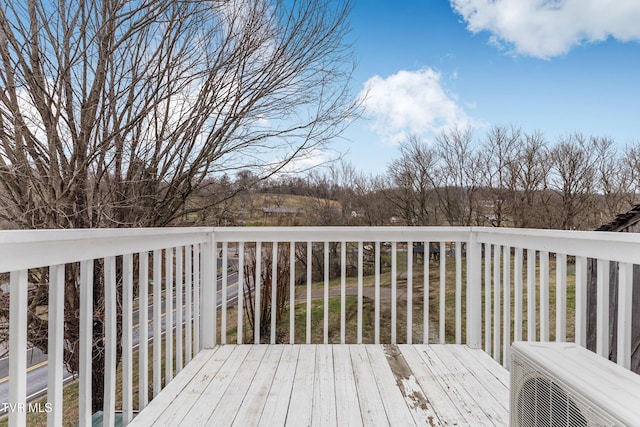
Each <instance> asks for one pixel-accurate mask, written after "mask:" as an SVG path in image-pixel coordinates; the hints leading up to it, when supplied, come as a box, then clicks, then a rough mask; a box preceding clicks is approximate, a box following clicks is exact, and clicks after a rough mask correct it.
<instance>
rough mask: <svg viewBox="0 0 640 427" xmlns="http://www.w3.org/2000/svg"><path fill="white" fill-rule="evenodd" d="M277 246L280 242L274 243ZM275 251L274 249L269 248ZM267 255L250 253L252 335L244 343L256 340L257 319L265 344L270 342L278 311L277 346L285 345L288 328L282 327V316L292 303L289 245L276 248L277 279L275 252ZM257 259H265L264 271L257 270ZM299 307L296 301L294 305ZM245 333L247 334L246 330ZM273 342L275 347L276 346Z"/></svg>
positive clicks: (247, 296)
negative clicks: (274, 291) (258, 297)
mask: <svg viewBox="0 0 640 427" xmlns="http://www.w3.org/2000/svg"><path fill="white" fill-rule="evenodd" d="M274 244H275V245H277V243H274ZM269 249H271V248H269ZM266 252H267V251H263V253H256V248H255V247H252V248H250V249H249V251H248V253H247V262H246V263H245V265H244V272H245V274H244V289H245V290H244V314H245V317H246V319H247V326H248V330H249V331H250V332H251V334H250V336H248V337H247V336H246V337H245V338H244V342H250V341H251V340H253V339H254V336H253V333H254V332H255V322H256V319H257V321H258V322H259V326H258V328H259V330H260V337H261V341H262V342H269V340H270V338H271V337H270V335H271V315H272V312H273V310H274V309H275V312H274V314H275V318H276V331H275V337H276V342H275V343H282V342H283V337H284V335H285V332H284V330H285V329H286V328H279V329H278V325H280V326H282V322H281V320H282V315H283V313H284V310H285V308H287V302H288V301H289V265H290V263H289V247H288V245H278V247H277V248H276V253H277V256H276V258H277V265H276V276H275V277H273V271H272V265H273V262H274V259H273V252H272V251H271V250H269V251H268V252H269V254H266ZM257 257H261V268H260V270H261V271H259V272H258V271H257V262H256V261H257ZM256 284H257V285H258V286H259V288H260V306H259V307H258V317H257V318H256V305H255V302H256V301H255V292H256ZM274 287H275V288H276V299H275V300H273V299H272V296H273V293H272V291H273V288H274ZM291 303H292V304H295V301H293V302H291ZM243 332H244V331H243ZM275 343H271V344H275Z"/></svg>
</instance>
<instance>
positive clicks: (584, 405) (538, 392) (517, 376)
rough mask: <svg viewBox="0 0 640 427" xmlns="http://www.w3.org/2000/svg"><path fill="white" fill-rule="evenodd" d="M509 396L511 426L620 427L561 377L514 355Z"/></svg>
mask: <svg viewBox="0 0 640 427" xmlns="http://www.w3.org/2000/svg"><path fill="white" fill-rule="evenodd" d="M587 375H588V374H587ZM511 394H512V396H511V425H512V426H516V427H583V426H584V427H590V426H616V425H620V422H619V421H618V420H617V419H616V418H615V417H614V416H613V415H612V414H608V413H607V412H606V411H603V410H602V409H603V408H600V407H598V405H597V404H594V403H592V402H589V401H588V400H587V399H585V398H584V397H583V396H582V395H581V394H580V392H579V390H575V389H574V388H573V387H571V385H570V384H568V383H566V382H565V381H564V379H563V378H562V377H561V376H558V375H552V374H551V373H550V372H549V371H548V370H547V369H546V367H545V366H544V365H543V364H541V363H536V362H535V361H533V360H530V359H528V358H527V357H526V356H525V355H524V354H519V353H518V352H517V351H516V352H513V353H512V363H511Z"/></svg>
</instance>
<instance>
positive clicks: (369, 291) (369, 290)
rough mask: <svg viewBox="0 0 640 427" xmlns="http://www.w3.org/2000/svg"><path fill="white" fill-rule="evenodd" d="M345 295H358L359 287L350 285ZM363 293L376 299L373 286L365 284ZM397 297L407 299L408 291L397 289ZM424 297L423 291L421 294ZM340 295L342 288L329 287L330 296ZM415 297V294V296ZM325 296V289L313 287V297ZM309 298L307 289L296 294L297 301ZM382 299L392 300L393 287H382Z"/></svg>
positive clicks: (387, 301)
mask: <svg viewBox="0 0 640 427" xmlns="http://www.w3.org/2000/svg"><path fill="white" fill-rule="evenodd" d="M345 295H347V296H354V297H356V296H358V288H357V287H356V288H353V287H349V288H346V289H345ZM362 295H363V296H364V297H365V298H369V299H371V300H373V299H375V295H376V289H375V287H373V286H363V287H362ZM396 295H397V299H398V300H399V301H402V300H406V298H407V291H406V289H401V288H398V289H397V290H396ZM419 295H420V297H422V293H420V294H419ZM339 296H340V288H331V289H329V297H339ZM414 297H415V296H414ZM320 298H324V289H312V290H311V299H320ZM306 300H307V291H306V290H305V291H304V293H303V294H301V295H297V296H296V302H303V301H306ZM380 301H381V302H385V303H390V302H391V288H390V287H382V286H381V287H380Z"/></svg>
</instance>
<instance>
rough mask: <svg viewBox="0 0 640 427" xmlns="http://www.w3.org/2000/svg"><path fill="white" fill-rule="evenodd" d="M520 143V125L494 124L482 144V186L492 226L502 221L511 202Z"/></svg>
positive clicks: (505, 218) (508, 219) (505, 217)
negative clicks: (504, 125)
mask: <svg viewBox="0 0 640 427" xmlns="http://www.w3.org/2000/svg"><path fill="white" fill-rule="evenodd" d="M521 145H522V140H521V132H520V129H518V128H516V127H513V126H512V127H509V128H508V127H501V126H494V127H493V128H491V130H489V133H488V134H487V139H486V141H485V143H484V145H483V147H482V156H483V161H482V163H481V166H482V172H483V174H482V181H481V182H482V186H483V187H484V190H485V195H486V196H485V197H488V199H487V200H488V201H490V202H491V203H490V207H489V209H488V210H489V212H488V215H487V219H488V221H489V223H490V224H491V225H493V226H494V227H501V226H504V225H505V222H506V221H511V220H512V218H508V214H509V210H510V202H511V201H512V199H513V194H514V193H515V190H516V188H515V187H516V185H515V184H516V177H517V175H515V174H513V173H512V172H514V169H515V162H516V161H517V160H518V152H519V149H520V147H521Z"/></svg>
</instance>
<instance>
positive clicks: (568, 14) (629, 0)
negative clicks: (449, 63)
mask: <svg viewBox="0 0 640 427" xmlns="http://www.w3.org/2000/svg"><path fill="white" fill-rule="evenodd" d="M451 6H452V7H453V8H454V10H455V11H456V12H458V13H459V14H460V15H461V16H462V18H463V19H464V20H465V21H466V23H467V29H468V30H469V31H471V32H473V33H478V32H480V31H489V32H490V33H491V34H492V36H491V37H490V39H489V40H490V42H491V43H493V44H496V45H497V46H500V47H505V45H506V47H507V48H508V49H510V50H511V52H512V53H516V54H522V55H528V56H533V57H538V58H550V57H553V56H558V55H562V54H565V53H567V52H568V51H569V50H570V49H571V48H572V47H574V46H576V45H580V44H582V43H585V42H586V43H591V42H598V41H603V40H606V39H607V38H608V37H613V38H615V39H618V40H621V41H640V25H638V22H639V21H640V2H639V1H637V0H451Z"/></svg>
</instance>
